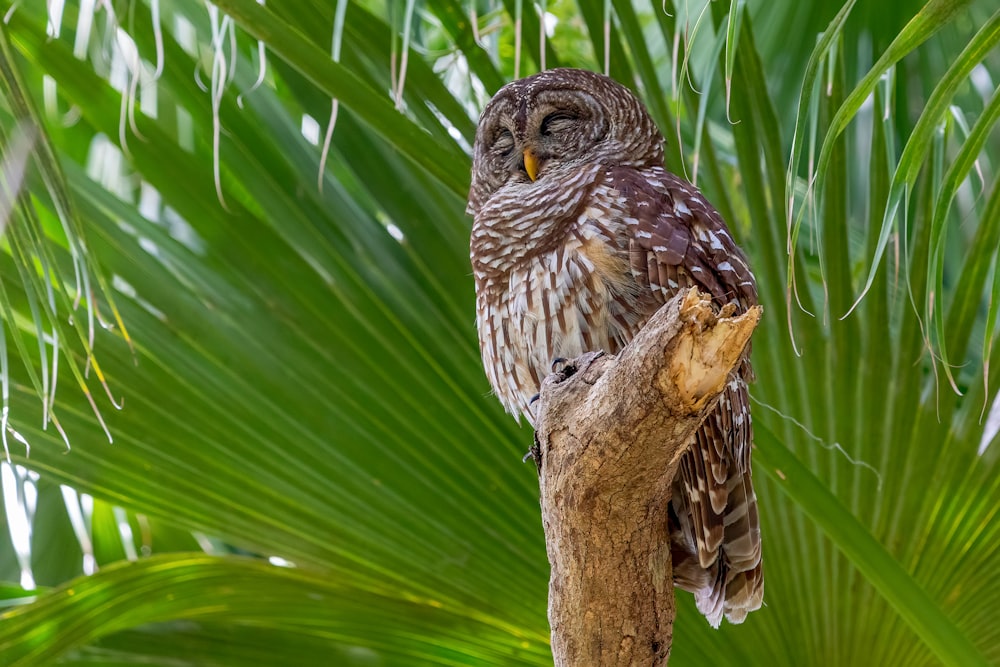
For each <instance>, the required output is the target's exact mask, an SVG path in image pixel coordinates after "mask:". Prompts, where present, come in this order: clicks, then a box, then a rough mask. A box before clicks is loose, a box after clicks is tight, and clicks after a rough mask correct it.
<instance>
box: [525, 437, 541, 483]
mask: <svg viewBox="0 0 1000 667" xmlns="http://www.w3.org/2000/svg"><path fill="white" fill-rule="evenodd" d="M529 458H531V459H534V460H535V470H537V471H538V474H541V473H542V445H541V444H540V443H539V442H538V433H535V444H533V445H532V446H531V449H529V450H528V453H527V454H525V455H524V458H522V459H521V463H527V461H528V459H529Z"/></svg>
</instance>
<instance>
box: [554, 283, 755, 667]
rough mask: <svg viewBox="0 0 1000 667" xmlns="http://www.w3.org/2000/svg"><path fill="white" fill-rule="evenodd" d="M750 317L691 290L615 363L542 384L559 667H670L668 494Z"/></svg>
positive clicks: (591, 365) (599, 363)
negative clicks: (716, 305)
mask: <svg viewBox="0 0 1000 667" xmlns="http://www.w3.org/2000/svg"><path fill="white" fill-rule="evenodd" d="M760 313H761V309H760V308H759V307H754V308H752V309H751V310H750V311H749V312H747V313H745V314H743V315H740V316H739V317H730V316H731V315H732V307H727V308H725V309H723V311H722V312H719V313H717V312H716V311H715V309H714V308H713V306H712V304H711V302H710V300H709V298H708V297H707V296H705V295H703V294H700V293H698V292H697V290H694V289H692V290H691V291H689V292H686V293H683V294H680V295H678V296H676V297H675V298H673V299H672V300H671V301H670V302H669V303H667V304H666V305H664V306H663V307H662V308H661V309H660V310H659V311H658V312H657V313H656V314H655V315H654V316H653V317H652V318H651V319H650V321H649V322H648V323H647V324H646V326H645V327H644V328H643V329H642V331H640V332H639V334H638V335H637V336H636V337H635V339H634V340H632V341H631V342H630V343H629V345H628V346H626V347H625V349H623V350H622V352H621V354H619V355H618V357H617V358H616V357H612V356H609V355H604V354H602V353H588V354H585V355H583V356H582V357H579V358H578V359H575V360H573V361H572V362H570V363H569V364H568V365H567V366H566V367H565V368H564V370H563V371H561V372H559V373H554V374H553V375H551V376H549V377H548V378H546V380H545V382H544V383H543V384H542V390H541V396H540V399H539V400H540V405H539V412H538V420H537V428H536V437H537V448H538V450H537V451H536V461H537V462H538V466H539V477H540V488H541V504H542V523H543V525H544V527H545V541H546V545H547V549H548V556H549V562H550V564H551V566H552V576H551V579H550V582H549V622H550V624H551V627H552V652H553V656H554V658H555V664H556V665H557V666H567V667H576V666H579V665H588V666H589V665H645V666H648V665H664V664H666V661H667V658H668V657H669V655H670V646H671V643H672V640H673V623H674V593H673V571H672V567H671V559H670V539H669V536H668V534H667V502H668V501H669V499H670V486H671V482H672V481H673V478H674V474H675V473H676V471H677V465H678V462H679V461H680V458H681V455H683V454H684V452H685V451H686V450H687V447H688V445H689V443H690V440H691V438H692V436H693V435H694V432H695V431H696V430H697V428H698V427H699V426H700V425H701V423H702V421H704V419H705V417H706V415H707V414H708V413H709V411H710V410H711V409H712V408H713V407H714V406H715V404H716V402H717V401H718V396H719V393H720V392H721V391H722V389H723V387H724V386H725V384H726V381H727V379H728V377H729V374H730V373H731V372H732V371H733V369H734V368H735V367H736V365H737V364H738V362H739V359H740V355H741V354H742V353H743V349H744V348H745V347H746V344H747V342H748V341H749V340H750V334H751V333H753V330H754V328H755V327H756V326H757V322H758V320H759V319H760Z"/></svg>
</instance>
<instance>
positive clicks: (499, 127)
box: [468, 68, 663, 215]
mask: <svg viewBox="0 0 1000 667" xmlns="http://www.w3.org/2000/svg"><path fill="white" fill-rule="evenodd" d="M593 164H599V165H602V166H607V167H614V166H630V167H646V166H662V165H663V136H662V135H661V134H660V132H659V130H658V129H657V128H656V124H655V123H654V122H653V119H652V118H650V116H649V113H648V112H647V111H646V107H645V106H643V104H642V102H640V101H639V100H638V98H636V96H635V95H633V94H632V92H631V91H630V90H629V89H628V88H626V87H625V86H623V85H621V84H620V83H618V82H617V81H615V80H613V79H611V78H610V77H607V76H604V75H603V74H597V73H595V72H588V71H586V70H580V69H561V68H560V69H552V70H547V71H545V72H541V73H539V74H535V75H534V76H529V77H527V78H524V79H519V80H517V81H514V82H513V83H509V84H507V85H506V86H504V87H503V88H501V89H500V90H499V91H498V92H497V94H496V95H495V96H494V97H493V99H492V100H490V102H489V104H487V105H486V108H485V109H483V115H482V116H481V117H480V119H479V129H478V130H477V131H476V143H475V146H474V148H473V158H472V186H471V188H470V191H469V206H468V212H469V213H471V214H473V215H475V214H476V213H477V212H478V211H479V210H480V208H482V206H483V205H484V204H485V203H486V202H487V201H488V200H489V199H490V198H491V197H493V196H494V194H496V193H497V192H498V191H500V190H503V191H504V192H503V193H504V195H505V196H508V197H515V198H516V197H522V196H527V195H528V194H530V193H531V192H532V191H533V189H534V188H535V187H536V186H537V187H545V186H546V185H547V183H546V181H551V180H556V179H563V178H566V177H568V176H569V175H570V174H571V173H572V172H573V171H576V170H578V169H579V168H580V167H583V166H587V165H593Z"/></svg>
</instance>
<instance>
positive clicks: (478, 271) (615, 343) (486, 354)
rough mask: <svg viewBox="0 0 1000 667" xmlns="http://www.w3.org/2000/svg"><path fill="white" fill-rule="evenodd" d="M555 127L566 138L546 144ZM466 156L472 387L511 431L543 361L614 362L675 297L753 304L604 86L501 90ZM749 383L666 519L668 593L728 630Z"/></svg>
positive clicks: (746, 569) (543, 370) (739, 562)
mask: <svg viewBox="0 0 1000 667" xmlns="http://www.w3.org/2000/svg"><path fill="white" fill-rule="evenodd" d="M556 117H558V119H559V123H558V126H559V127H560V128H568V129H569V130H571V131H565V132H562V133H560V132H548V133H547V132H546V127H547V124H549V123H550V122H551V119H552V118H556ZM567 118H568V119H569V120H567ZM474 151H475V155H474V162H473V182H472V188H471V190H470V194H469V211H470V213H472V214H473V215H474V217H475V223H474V225H473V229H472V238H471V256H472V264H473V272H474V276H475V281H476V322H477V327H478V329H479V341H480V347H481V350H482V356H483V364H484V367H485V369H486V374H487V377H488V379H489V381H490V384H491V385H492V387H493V389H494V391H495V393H496V395H497V397H498V398H499V399H500V401H501V402H502V403H503V405H504V407H505V408H506V409H507V411H508V412H510V413H512V414H514V415H515V416H520V415H524V416H526V417H527V418H528V420H529V421H532V420H533V419H534V414H533V407H532V405H531V402H530V399H531V397H532V396H533V395H534V394H535V393H536V392H537V391H538V389H539V386H540V384H541V381H542V379H543V378H544V377H545V375H546V374H547V373H549V371H550V368H551V364H552V361H553V360H554V359H556V358H559V357H562V358H573V357H576V356H579V355H580V354H583V353H584V352H587V351H593V350H605V351H606V352H609V353H612V354H614V353H617V352H618V351H619V350H621V348H622V347H623V346H624V345H626V344H627V343H628V341H629V340H631V339H632V337H633V336H634V335H635V334H636V332H638V330H639V329H640V328H641V327H642V326H643V324H644V323H645V322H646V320H647V319H648V318H649V317H650V315H652V313H653V312H655V311H656V309H657V308H658V307H659V306H660V305H662V304H663V303H664V302H665V301H666V300H668V299H669V298H670V297H671V296H673V295H674V294H676V293H677V292H678V291H679V290H682V289H686V288H688V287H691V286H697V287H699V288H700V289H701V290H702V291H704V292H708V293H710V294H711V295H712V298H713V300H714V302H715V303H716V304H717V305H718V306H719V307H722V306H724V305H726V304H729V303H733V304H734V305H735V306H736V308H737V310H741V311H742V310H745V309H746V308H748V307H750V306H751V305H753V304H755V303H756V299H757V295H756V286H755V283H754V279H753V274H752V273H751V272H750V269H749V267H748V265H747V262H746V260H745V259H744V257H743V255H742V253H741V251H740V250H739V248H738V247H737V246H736V244H735V242H734V241H733V239H732V237H731V235H730V234H729V232H728V230H727V229H726V226H725V224H724V223H723V221H722V220H721V218H720V217H719V215H718V213H717V212H716V211H715V209H714V208H713V207H712V206H711V205H710V204H709V203H708V202H707V201H706V200H705V199H704V197H702V195H701V193H700V192H698V191H697V189H696V188H694V186H692V185H690V184H689V183H686V182H684V181H683V180H681V179H679V178H677V177H676V176H674V175H673V174H671V173H670V172H668V171H667V170H666V169H664V167H663V150H662V137H661V136H660V134H659V132H658V130H657V129H656V126H655V124H654V123H653V122H652V120H651V119H650V118H649V115H648V113H647V112H646V110H645V108H644V107H643V106H642V104H641V103H640V102H639V101H638V100H637V99H636V98H635V97H634V96H633V95H632V94H631V93H630V92H628V90H627V89H625V88H624V87H623V86H621V85H619V84H617V83H615V82H614V81H612V80H611V79H609V78H607V77H604V76H602V75H598V74H594V73H591V72H584V71H581V70H550V71H547V72H543V73H541V74H539V75H536V76H534V77H529V78H528V79H523V80H521V81H517V82H514V83H512V84H510V85H508V86H506V87H505V88H504V89H502V90H501V91H500V92H499V93H498V94H497V95H496V96H495V97H494V99H493V100H492V101H491V102H490V104H489V105H488V106H487V108H486V110H485V111H484V112H483V116H482V118H481V120H480V127H479V131H478V132H477V138H476V145H475V148H474ZM527 153H530V154H531V159H532V161H533V162H532V164H537V165H538V169H537V174H535V173H532V172H533V171H534V167H533V168H532V169H528V168H527V167H526V163H525V159H527V158H525V157H522V156H523V155H527ZM751 378H752V371H751V369H750V362H749V355H747V356H746V358H744V360H743V362H742V364H741V366H740V368H739V370H738V372H737V373H735V374H734V376H733V377H732V378H731V381H730V382H729V384H728V385H727V387H726V390H725V391H724V392H723V395H722V397H721V399H720V402H719V404H718V407H717V408H716V410H715V411H714V412H713V413H712V414H711V415H710V416H709V418H708V419H706V421H705V423H704V424H703V426H702V427H701V429H700V430H699V431H698V433H697V434H696V436H695V439H694V442H693V444H692V447H691V449H690V451H689V452H688V453H687V454H685V455H684V457H683V458H682V461H681V465H680V470H679V473H678V475H677V479H676V480H675V483H674V489H673V494H672V499H671V503H670V511H669V512H668V514H669V522H670V531H671V542H672V553H673V556H674V575H675V583H676V584H677V585H678V586H680V587H681V588H684V589H686V590H689V591H692V592H693V593H694V595H695V601H696V603H697V605H698V608H699V610H700V611H701V612H702V613H703V614H705V616H706V618H708V620H709V622H710V623H712V625H713V626H718V624H719V623H720V622H721V619H722V617H723V616H725V617H726V618H728V619H729V620H730V621H731V622H735V623H739V622H742V621H743V619H744V618H745V617H746V615H747V613H748V612H749V611H752V610H754V609H757V608H759V607H760V605H761V602H762V596H763V574H762V570H761V550H760V531H759V524H758V517H757V505H756V498H755V496H754V493H753V487H752V483H751V477H750V448H751V442H752V432H751V421H750V412H749V395H748V393H747V384H746V383H747V381H749V380H750V379H751Z"/></svg>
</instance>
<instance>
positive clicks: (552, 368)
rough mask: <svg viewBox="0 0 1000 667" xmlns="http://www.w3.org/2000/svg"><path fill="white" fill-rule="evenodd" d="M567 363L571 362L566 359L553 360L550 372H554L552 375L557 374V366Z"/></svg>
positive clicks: (557, 358)
mask: <svg viewBox="0 0 1000 667" xmlns="http://www.w3.org/2000/svg"><path fill="white" fill-rule="evenodd" d="M567 361H569V360H568V359H566V358H565V357H556V358H555V359H553V360H552V365H551V366H549V371H550V372H552V373H556V372H557V371H556V366H558V365H560V364H565V363H566V362H567Z"/></svg>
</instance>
